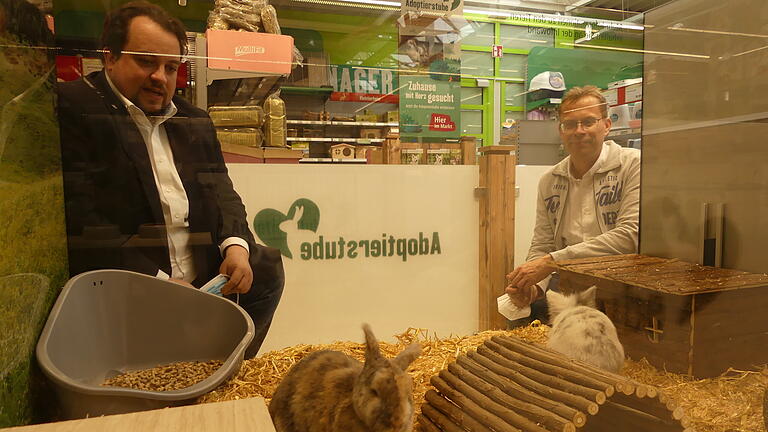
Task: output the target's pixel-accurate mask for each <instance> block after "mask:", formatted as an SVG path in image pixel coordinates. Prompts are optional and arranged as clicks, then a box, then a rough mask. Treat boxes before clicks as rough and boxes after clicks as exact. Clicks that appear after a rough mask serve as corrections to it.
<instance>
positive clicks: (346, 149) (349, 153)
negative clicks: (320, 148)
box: [331, 144, 355, 159]
mask: <svg viewBox="0 0 768 432" xmlns="http://www.w3.org/2000/svg"><path fill="white" fill-rule="evenodd" d="M331 158H333V159H354V158H355V146H353V145H351V144H336V145H332V146H331Z"/></svg>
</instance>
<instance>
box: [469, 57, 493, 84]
mask: <svg viewBox="0 0 768 432" xmlns="http://www.w3.org/2000/svg"><path fill="white" fill-rule="evenodd" d="M461 74H462V75H463V76H464V77H465V78H466V77H467V76H493V57H491V53H489V52H470V51H462V52H461Z"/></svg>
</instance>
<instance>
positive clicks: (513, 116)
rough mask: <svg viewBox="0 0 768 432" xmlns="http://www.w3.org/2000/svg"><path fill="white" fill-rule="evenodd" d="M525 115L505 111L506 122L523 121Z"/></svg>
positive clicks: (518, 112) (520, 112)
mask: <svg viewBox="0 0 768 432" xmlns="http://www.w3.org/2000/svg"><path fill="white" fill-rule="evenodd" d="M523 119H525V113H524V112H522V111H505V112H504V120H523Z"/></svg>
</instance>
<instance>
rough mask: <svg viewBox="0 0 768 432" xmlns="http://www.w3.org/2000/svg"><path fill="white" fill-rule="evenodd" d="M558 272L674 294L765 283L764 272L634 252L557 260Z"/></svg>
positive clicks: (738, 287) (759, 285)
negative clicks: (706, 264) (718, 266)
mask: <svg viewBox="0 0 768 432" xmlns="http://www.w3.org/2000/svg"><path fill="white" fill-rule="evenodd" d="M558 272H560V273H567V274H570V275H572V276H573V277H578V276H579V275H581V276H587V277H590V278H593V279H595V280H608V281H618V282H621V283H626V284H628V285H633V286H638V287H642V288H646V289H649V290H652V291H659V292H664V293H669V294H677V295H690V294H696V293H704V292H718V291H728V290H734V289H742V288H753V287H761V286H768V275H766V274H758V273H747V272H743V271H738V270H729V269H722V268H717V267H709V266H702V265H698V264H692V263H687V262H684V261H680V260H677V259H667V258H657V257H649V256H644V255H637V254H631V255H614V256H607V257H597V258H584V259H575V260H566V261H561V262H558ZM582 279H583V278H582Z"/></svg>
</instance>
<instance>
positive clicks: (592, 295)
mask: <svg viewBox="0 0 768 432" xmlns="http://www.w3.org/2000/svg"><path fill="white" fill-rule="evenodd" d="M576 304H579V305H582V306H589V307H591V308H597V286H595V285H592V286H591V287H589V288H587V289H585V290H584V291H581V292H579V293H577V294H576Z"/></svg>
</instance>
